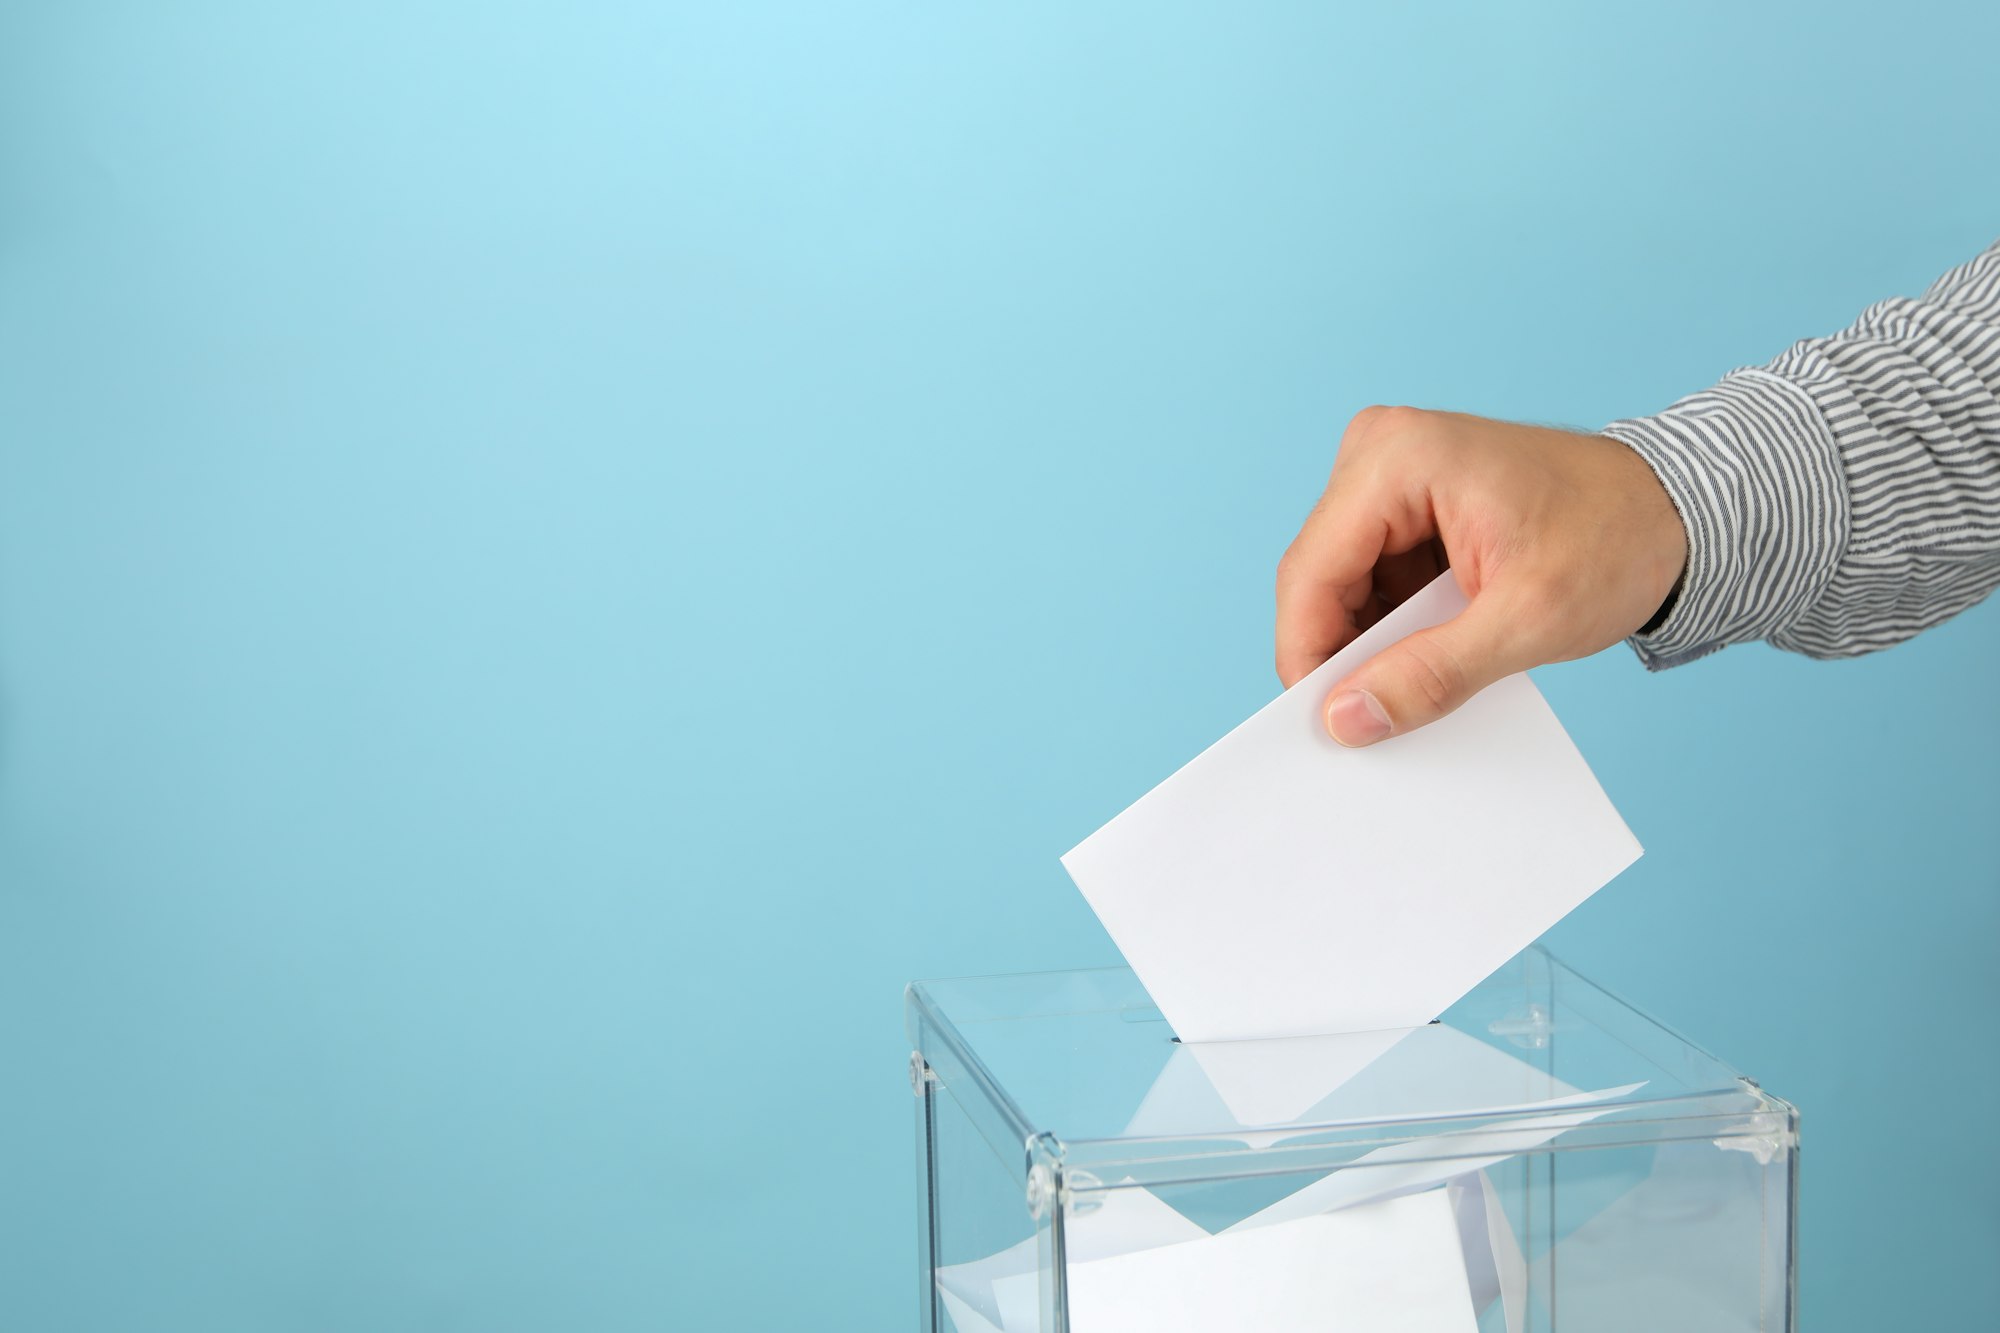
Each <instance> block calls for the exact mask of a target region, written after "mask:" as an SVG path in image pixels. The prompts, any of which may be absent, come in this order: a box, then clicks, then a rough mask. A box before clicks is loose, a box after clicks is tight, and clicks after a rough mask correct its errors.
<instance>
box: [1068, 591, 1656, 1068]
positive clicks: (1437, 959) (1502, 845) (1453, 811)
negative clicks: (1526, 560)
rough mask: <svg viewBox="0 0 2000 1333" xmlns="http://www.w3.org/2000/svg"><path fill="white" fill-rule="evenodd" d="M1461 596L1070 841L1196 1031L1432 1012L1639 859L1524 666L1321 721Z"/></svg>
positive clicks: (1429, 605) (1416, 1019) (1367, 637)
mask: <svg viewBox="0 0 2000 1333" xmlns="http://www.w3.org/2000/svg"><path fill="white" fill-rule="evenodd" d="M1464 606H1465V599H1464V596H1463V595H1462V594H1461V593H1460V592H1459V589H1458V584H1457V582H1456V581H1455V580H1454V578H1453V576H1452V575H1451V574H1450V573H1446V574H1444V575H1441V576H1440V577H1439V578H1438V579H1437V580H1436V581H1435V582H1433V583H1432V584H1430V586H1428V587H1426V588H1425V589H1424V590H1423V591H1421V592H1419V593H1418V594H1417V595H1416V596H1414V597H1412V598H1411V599H1410V600H1409V601H1407V602H1405V603H1404V604H1403V605H1402V606H1400V607H1398V608H1397V609H1396V610H1395V611H1393V612H1391V613H1390V614H1389V615H1388V616H1386V617H1384V618H1383V619H1382V620H1381V621H1380V622H1379V623H1378V624H1376V625H1375V626H1373V627H1372V628H1370V629H1369V630H1368V631H1367V632H1366V633H1364V634H1362V635H1361V636H1360V637H1359V638H1358V639H1356V640H1355V641H1354V642H1353V643H1352V644H1350V645H1348V646H1347V647H1346V648H1344V649H1342V650H1341V651H1340V652H1339V653H1337V654H1336V655H1335V656H1334V657H1333V659H1332V660H1331V661H1329V662H1327V663H1326V664H1325V665H1323V666H1321V667H1320V668H1319V669H1318V670H1317V671H1314V672H1313V673H1312V674H1311V675H1309V676H1307V677H1306V678H1305V679H1304V680H1302V681H1300V682H1299V683H1298V684H1297V685H1295V686H1293V687H1292V688H1291V689H1290V690H1287V691H1286V692H1285V693H1284V694H1283V695H1281V696H1279V697H1278V698H1277V699H1275V700H1273V701H1272V702H1271V703H1270V704H1268V705H1267V706H1266V707H1264V708H1263V709H1261V710H1260V711H1259V712H1258V713H1257V714H1256V715H1255V716H1253V717H1251V718H1250V719H1249V720H1248V721H1247V722H1245V723H1243V724H1242V725H1241V726H1239V727H1237V728H1236V730H1234V731H1232V732H1230V733H1229V734H1228V735H1227V736H1224V737H1223V738H1222V739H1221V740H1219V741H1217V742H1216V743H1215V744H1214V745H1211V746H1210V747H1209V748H1208V749H1206V750H1204V751H1203V752H1202V753H1201V754H1199V755H1197V756H1196V757H1195V758H1194V759H1193V760H1192V761H1190V762H1189V763H1188V764H1187V765H1186V766H1185V767H1183V768H1182V769H1181V770H1180V771H1179V772H1177V773H1175V774H1174V775H1173V776H1172V777H1170V778H1168V779H1167V780H1166V781H1165V782H1162V783H1161V784H1160V785H1159V786H1157V787H1155V788H1153V790H1152V791H1150V792H1148V793H1147V794H1146V795H1145V796H1143V797H1141V798H1140V799H1139V800H1138V801H1137V802H1136V803H1135V804H1133V805H1132V806H1131V807H1130V808H1128V809H1127V810H1126V811H1125V812H1124V813H1122V814H1120V815H1119V816H1118V817H1117V818H1115V819H1113V820H1112V821H1111V822H1110V823H1108V824H1106V825H1105V826H1104V827H1103V828H1101V829H1099V830H1098V831H1097V832H1095V833H1093V834H1091V835H1090V837H1088V838H1086V839H1084V840H1083V842H1081V843H1080V844H1078V845H1077V846H1076V847H1075V848H1074V849H1072V850H1071V851H1070V853H1069V854H1068V855H1067V856H1065V857H1063V858H1062V860H1063V865H1064V867H1065V868H1067V869H1068V871H1069V873H1070V876H1071V877H1072V878H1073V879H1074V880H1075V881H1076V884H1077V887H1078V888H1080V889H1081V890H1082V891H1083V895H1084V897H1085V898H1086V899H1087V900H1088V901H1089V902H1090V905H1091V907H1092V909H1093V910H1095V911H1096V913H1097V915H1098V918H1099V919H1100V920H1101V921H1103V923H1104V927H1105V929H1106V930H1107V931H1109V932H1110V934H1111V938H1112V939H1113V940H1114V941H1115V942H1116V943H1117V945H1118V947H1119V949H1120V950H1122V951H1123V952H1124V955H1125V959H1126V961H1127V962H1129V963H1130V964H1131V965H1132V969H1133V970H1134V971H1135V972H1136V973H1138V976H1139V980H1140V981H1141V982H1142V983H1143V984H1144V985H1145V987H1146V990H1147V991H1148V993H1150V994H1151V995H1152V997H1153V1001H1154V1003H1156V1004H1157V1005H1159V1007H1160V1012H1161V1013H1163V1014H1164V1015H1165V1016H1166V1019H1167V1021H1168V1023H1169V1024H1171V1025H1172V1026H1173V1028H1174V1031H1175V1032H1176V1033H1177V1034H1178V1035H1179V1036H1180V1037H1181V1039H1182V1040H1184V1041H1191V1042H1195V1041H1229V1040H1237V1039H1242V1038H1255V1037H1289V1036H1305V1035H1315V1034H1325V1033H1352V1032H1367V1031H1377V1030H1381V1029H1386V1028H1405V1027H1412V1026H1416V1025H1418V1024H1423V1023H1428V1022H1429V1021H1430V1020H1431V1019H1433V1018H1435V1017H1437V1016H1438V1014H1440V1013H1441V1012H1443V1011H1444V1010H1445V1009H1446V1008H1448V1007H1449V1006H1450V1005H1451V1004H1452V1002H1453V1001H1455V1000H1457V999H1458V998H1459V997H1460V996H1462V995H1464V994H1465V993H1466V992H1467V991H1469V990H1470V989H1472V987H1474V986H1475V985H1477V984H1478V983H1479V982H1480V981H1482V980H1483V979H1485V978H1486V977H1487V976H1488V975H1489V974H1491V973H1492V972H1493V970H1494V969H1495V968H1497V967H1499V966H1500V965H1501V964H1502V963H1504V962H1506V961H1507V960H1508V959H1509V958H1511V957H1513V956H1514V955H1515V954H1516V953H1518V952H1519V951H1520V950H1521V949H1523V948H1525V947H1526V946H1527V945H1528V944H1530V943H1532V942H1533V941H1534V939H1535V938H1536V937H1537V936H1539V935H1540V934H1541V933H1542V932H1543V931H1545V930H1547V929H1548V928H1549V927H1550V926H1552V925H1554V924H1555V923H1556V922H1557V921H1558V920H1560V919H1561V918H1562V917H1563V916H1564V915H1565V914H1567V913H1568V912H1569V911H1570V910H1571V909H1572V908H1574V907H1576V906H1577V904H1579V903H1581V902H1582V901H1583V900H1584V899H1585V898H1587V897H1589V896H1590V895H1591V894H1592V893H1593V892H1595V891H1596V890H1597V889H1598V888H1600V887H1602V886H1603V885H1604V884H1605V883H1606V882H1607V881H1608V880H1610V879H1611V878H1612V877H1613V876H1615V875H1616V874H1618V872H1619V871H1621V870H1623V869H1624V868H1625V867H1626V866H1628V865H1630V864H1631V863H1632V862H1633V861H1635V860H1636V859H1638V856H1639V852H1640V848H1639V844H1638V842H1637V841H1636V840H1635V839H1634V838H1633V837H1632V834H1631V831H1630V830H1628V829H1627V828H1626V827H1625V824H1624V821H1623V820H1621V819H1620V818H1619V817H1618V812H1617V811H1616V810H1614V809H1613V808H1612V806H1611V802H1610V800H1609V799H1608V798H1607V797H1606V796H1605V794H1604V790H1603V789H1602V788H1601V787H1599V786H1598V785H1597V779H1596V778H1595V777H1593V776H1592V775H1591V772H1590V768H1589V766H1588V765H1586V764H1585V763H1584V761H1583V756H1582V755H1580V754H1578V753H1577V750H1576V746H1575V745H1574V744H1573V743H1572V742H1571V741H1570V738H1569V736H1568V734H1567V733H1565V732H1564V731H1563V729H1562V724H1561V723H1560V722H1558V721H1557V720H1556V717H1555V714H1554V713H1553V712H1551V711H1550V709H1549V706H1548V704H1547V703H1546V702H1545V701H1544V700H1543V699H1542V696H1541V693H1540V692H1539V691H1538V690H1536V689H1535V687H1534V685H1533V683H1532V682H1530V681H1529V679H1528V678H1527V677H1526V676H1525V675H1519V676H1512V677H1509V678H1508V679H1506V680H1503V681H1501V682H1499V683H1498V684H1496V685H1493V686H1490V687H1489V688H1487V689H1485V690H1483V691H1481V692H1480V693H1479V694H1478V695H1476V696H1475V697H1474V698H1473V699H1472V700H1471V701H1470V702H1468V703H1467V704H1465V705H1464V706H1463V707H1462V708H1460V709H1459V710H1458V711H1457V712H1455V713H1453V714H1452V715H1451V716H1449V717H1447V718H1444V719H1442V720H1441V721H1438V722H1436V723H1433V724H1432V725H1430V726H1428V727H1424V728H1422V729H1421V730H1418V731H1415V732H1412V733H1410V734H1409V735H1407V736H1400V737H1397V738H1396V739H1394V740H1391V741H1389V742H1387V743H1385V744H1381V745H1376V746H1372V747H1370V748H1368V749H1363V750H1348V749H1345V748H1343V747H1342V746H1341V745H1339V744H1338V743H1336V742H1335V741H1334V740H1333V739H1332V737H1330V736H1328V735H1327V734H1326V729H1325V727H1324V725H1323V724H1322V722H1321V708H1322V705H1323V704H1324V702H1325V698H1326V694H1327V690H1328V687H1330V686H1331V685H1333V684H1334V683H1335V682H1336V681H1338V680H1339V679H1340V678H1341V677H1342V676H1344V675H1346V674H1347V673H1348V672H1350V671H1352V670H1353V669H1354V668H1355V667H1357V666H1359V665H1360V664H1361V663H1362V662H1364V661H1366V660H1367V659H1368V658H1369V657H1371V656H1373V655H1374V654H1375V653H1376V652H1377V651H1379V650H1380V649H1382V648H1385V647H1387V646H1389V645H1390V644H1392V643H1394V642H1395V641H1396V640H1397V639H1400V638H1402V637H1403V636H1404V635H1406V634H1409V633H1411V632H1412V631H1415V630H1419V629H1424V628H1427V627H1429V626H1431V625H1435V624H1439V623H1441V622H1443V621H1445V620H1448V619H1450V618H1451V617H1452V616H1454V615H1456V614H1457V613H1458V612H1459V611H1460V610H1462V609H1464Z"/></svg>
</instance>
